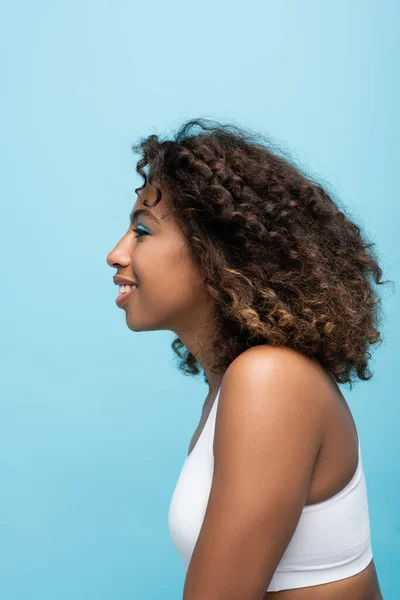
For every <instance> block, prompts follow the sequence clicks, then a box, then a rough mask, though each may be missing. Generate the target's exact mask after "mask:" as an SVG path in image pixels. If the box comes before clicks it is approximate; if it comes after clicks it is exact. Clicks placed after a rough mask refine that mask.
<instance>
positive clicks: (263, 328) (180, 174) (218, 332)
mask: <svg viewBox="0 0 400 600" xmlns="http://www.w3.org/2000/svg"><path fill="white" fill-rule="evenodd" d="M196 127H200V130H199V131H196ZM132 150H133V151H134V152H136V153H140V154H141V158H140V159H139V160H138V162H137V164H136V171H137V172H138V173H139V174H140V176H141V177H143V179H144V183H143V185H142V186H141V187H139V188H137V189H136V190H135V192H136V193H137V192H138V191H140V190H141V189H143V187H145V185H146V184H147V183H148V184H149V185H151V186H152V187H153V188H154V189H155V191H156V193H157V196H156V201H155V203H154V204H153V205H152V206H155V205H156V204H158V202H159V201H160V200H161V197H162V192H161V188H164V189H165V190H166V191H167V192H168V195H169V197H170V202H171V204H172V210H173V212H174V215H175V218H176V221H177V222H178V225H179V227H180V228H181V230H182V232H183V234H184V236H185V238H186V240H187V242H188V247H189V251H190V252H191V255H192V256H193V259H194V260H195V264H197V265H198V268H199V272H200V273H201V275H202V277H203V278H204V284H205V291H206V294H207V295H208V297H209V299H210V300H212V302H213V304H214V305H215V308H216V316H215V322H214V323H213V324H212V327H211V328H210V330H211V332H210V334H209V335H210V336H211V337H210V338H209V339H207V342H208V348H209V350H208V360H209V364H210V365H211V370H212V371H213V372H216V373H224V372H225V371H226V369H227V368H228V366H229V364H230V363H231V362H232V361H233V360H234V359H235V358H236V356H238V355H239V354H240V353H242V352H243V351H244V350H246V349H247V348H250V347H252V346H257V345H260V344H270V345H273V346H286V347H288V348H291V349H293V350H296V351H298V352H301V353H303V354H305V355H307V356H309V357H312V358H315V359H317V360H318V361H319V362H320V363H321V364H322V365H323V367H325V368H326V369H328V370H329V371H331V372H332V374H333V375H334V377H335V379H336V381H337V382H338V383H341V384H343V383H348V382H349V383H350V388H351V387H352V383H353V382H354V380H355V378H353V373H354V372H355V374H356V375H357V377H358V378H360V379H362V380H364V381H366V380H368V379H370V378H371V377H372V374H371V372H370V371H369V368H368V365H367V363H368V360H369V359H370V358H371V354H370V352H368V347H369V345H370V344H377V343H378V342H379V343H381V342H382V338H381V336H380V332H379V331H378V329H377V328H378V327H379V326H380V320H381V318H382V309H381V306H380V303H381V299H380V298H379V297H378V296H377V294H376V293H375V290H374V289H373V287H372V283H373V282H375V284H378V285H381V284H384V283H388V281H381V277H382V270H381V268H380V266H379V265H378V262H377V257H376V254H375V252H374V251H373V250H372V246H374V245H375V244H373V243H371V242H370V241H368V240H367V239H366V236H365V234H362V233H361V229H360V227H359V226H358V225H356V224H355V223H354V222H353V221H352V220H351V219H350V218H349V217H348V216H347V214H346V213H345V209H344V208H343V207H341V208H339V206H338V204H339V202H338V201H337V200H336V201H334V200H333V199H332V194H330V195H329V194H328V193H327V191H326V189H324V187H323V186H322V185H321V184H320V183H318V182H317V181H315V179H314V178H313V177H311V176H309V175H307V174H306V173H304V172H302V170H301V168H300V167H298V166H295V164H294V163H293V161H292V160H291V159H290V157H289V156H288V155H287V154H288V153H287V152H286V151H284V150H282V148H280V147H279V146H278V144H277V143H276V142H275V141H272V140H271V138H267V137H266V136H262V135H261V134H260V133H255V132H254V131H252V130H249V129H247V130H246V129H244V128H242V127H239V126H237V125H233V124H229V123H228V124H222V123H220V122H217V121H211V120H209V119H204V118H201V119H192V120H189V121H187V122H186V123H184V124H183V125H181V126H180V128H179V129H178V131H177V133H176V134H175V135H174V136H173V139H172V140H170V139H164V140H161V139H160V138H159V137H158V136H157V135H155V134H153V135H150V136H149V137H147V138H142V139H141V140H140V141H139V142H138V143H137V144H135V145H133V146H132ZM146 167H148V171H149V173H148V174H147V173H146V172H145V168H146ZM326 187H327V186H326V185H325V188H326ZM147 206H150V204H148V203H147ZM392 283H393V282H392ZM172 348H173V350H174V352H175V354H176V355H177V356H178V357H179V359H180V362H179V364H178V368H179V369H180V370H181V371H183V372H184V373H185V374H186V375H197V374H199V373H200V372H201V371H202V372H203V375H204V377H205V381H207V378H206V376H205V373H204V371H203V369H199V366H200V365H199V363H198V362H197V361H196V358H195V357H194V355H193V354H192V353H191V352H190V351H189V350H188V349H187V348H185V346H184V344H183V342H182V341H181V340H180V338H179V337H177V338H175V339H174V341H173V342H172Z"/></svg>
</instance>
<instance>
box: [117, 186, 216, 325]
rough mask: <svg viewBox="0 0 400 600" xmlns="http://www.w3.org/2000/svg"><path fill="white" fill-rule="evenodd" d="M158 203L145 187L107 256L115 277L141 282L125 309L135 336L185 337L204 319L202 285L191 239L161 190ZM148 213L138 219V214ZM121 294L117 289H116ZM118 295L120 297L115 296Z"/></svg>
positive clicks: (128, 322)
mask: <svg viewBox="0 0 400 600" xmlns="http://www.w3.org/2000/svg"><path fill="white" fill-rule="evenodd" d="M161 191H162V198H161V200H160V202H159V203H158V204H157V205H156V206H153V207H151V206H150V207H146V206H145V205H144V204H143V202H144V200H148V201H149V203H150V204H152V203H153V202H154V201H155V199H156V192H155V190H154V188H153V187H152V186H151V185H149V184H147V185H146V186H145V187H144V188H143V189H142V190H140V191H139V193H138V195H137V199H136V202H135V205H134V207H133V210H132V213H131V214H132V215H133V222H132V223H130V224H129V228H128V230H127V232H126V233H125V234H124V235H123V237H122V238H121V239H120V240H119V241H118V243H117V245H116V246H115V247H114V248H113V249H112V250H111V252H110V253H109V254H108V256H107V264H108V265H109V266H110V267H113V268H115V269H117V272H116V273H115V274H114V275H119V276H122V277H126V278H127V279H128V280H130V281H132V282H133V281H134V282H136V283H137V285H138V287H137V289H136V290H135V291H134V292H133V293H132V294H130V295H129V297H128V296H127V298H126V301H125V302H124V304H123V305H122V306H121V308H123V310H125V313H126V322H127V325H128V327H129V329H131V330H132V331H155V330H171V331H174V332H176V333H177V335H178V336H180V337H181V335H183V333H184V332H187V331H188V330H190V329H191V327H192V326H193V323H194V322H195V321H196V319H197V320H198V319H199V318H200V319H201V318H202V316H205V312H206V311H207V302H206V301H205V298H204V295H203V291H204V284H203V281H202V279H201V278H200V276H199V274H198V271H197V266H196V265H195V263H194V261H193V258H192V257H191V256H190V253H189V247H188V243H187V240H186V239H185V237H184V235H183V233H182V231H181V229H180V228H179V226H178V224H177V222H176V221H175V219H174V217H173V213H172V211H171V210H170V208H171V207H170V203H169V200H168V196H167V195H166V193H165V191H164V190H163V189H162V190H161ZM142 209H144V211H145V212H141V213H140V214H139V213H138V214H136V211H137V210H142ZM116 289H117V288H116ZM117 293H118V292H117Z"/></svg>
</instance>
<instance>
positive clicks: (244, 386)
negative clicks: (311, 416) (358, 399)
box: [221, 344, 332, 413]
mask: <svg viewBox="0 0 400 600" xmlns="http://www.w3.org/2000/svg"><path fill="white" fill-rule="evenodd" d="M331 389H332V380H331V378H330V377H329V376H328V374H327V372H326V371H325V370H324V369H323V367H322V366H321V365H320V363H319V362H318V361H317V360H315V359H312V358H309V357H307V356H305V355H304V354H301V353H300V352H296V351H294V350H291V349H290V348H286V347H280V346H269V345H267V344H263V345H260V346H254V347H253V348H249V349H248V350H246V351H245V352H243V353H242V354H240V355H239V356H238V357H236V359H235V360H234V361H233V362H232V363H231V364H230V365H229V367H228V369H227V371H226V372H225V374H224V377H223V380H222V384H221V397H222V401H221V403H222V404H225V403H226V401H224V400H223V398H227V397H229V398H232V399H233V400H231V402H230V403H235V404H248V403H252V404H257V403H260V404H262V405H271V403H273V404H276V403H277V404H279V406H284V405H286V406H288V407H289V406H292V407H293V409H295V408H296V407H297V406H299V403H300V404H301V405H302V406H303V408H305V407H306V406H307V407H308V408H313V412H315V413H317V412H320V411H321V410H324V405H325V402H324V396H325V397H326V393H329V391H331ZM324 392H326V393H325V394H324ZM240 398H243V399H240ZM251 398H253V400H252V399H251ZM274 408H275V409H277V408H278V406H274ZM266 410H268V408H266Z"/></svg>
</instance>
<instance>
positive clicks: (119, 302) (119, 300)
mask: <svg viewBox="0 0 400 600" xmlns="http://www.w3.org/2000/svg"><path fill="white" fill-rule="evenodd" d="M136 290H137V288H135V289H134V290H132V291H131V292H125V294H119V296H118V297H117V298H116V300H115V304H116V305H117V306H119V307H120V308H122V307H123V306H124V305H125V304H126V302H128V299H129V298H130V297H131V296H133V294H134V293H135V292H136Z"/></svg>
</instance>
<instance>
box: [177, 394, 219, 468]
mask: <svg viewBox="0 0 400 600" xmlns="http://www.w3.org/2000/svg"><path fill="white" fill-rule="evenodd" d="M220 391H221V386H219V388H218V392H217V395H216V396H215V400H214V402H213V405H212V407H211V408H210V412H209V413H208V415H207V419H206V422H205V423H204V425H203V429H202V430H201V432H200V435H199V437H198V438H197V440H196V443H195V445H194V446H193V448H192V449H191V451H190V452H189V454H188V455H187V456H186V458H185V462H186V461H187V460H188V459H189V457H190V456H192V454H193V452H194V451H195V450H196V446H197V444H198V443H199V442H200V439H201V437H202V435H203V433H204V430H205V428H206V427H207V424H208V421H209V420H210V416H211V413H212V411H213V410H214V406H215V405H216V403H217V400H218V396H219V392H220Z"/></svg>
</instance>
